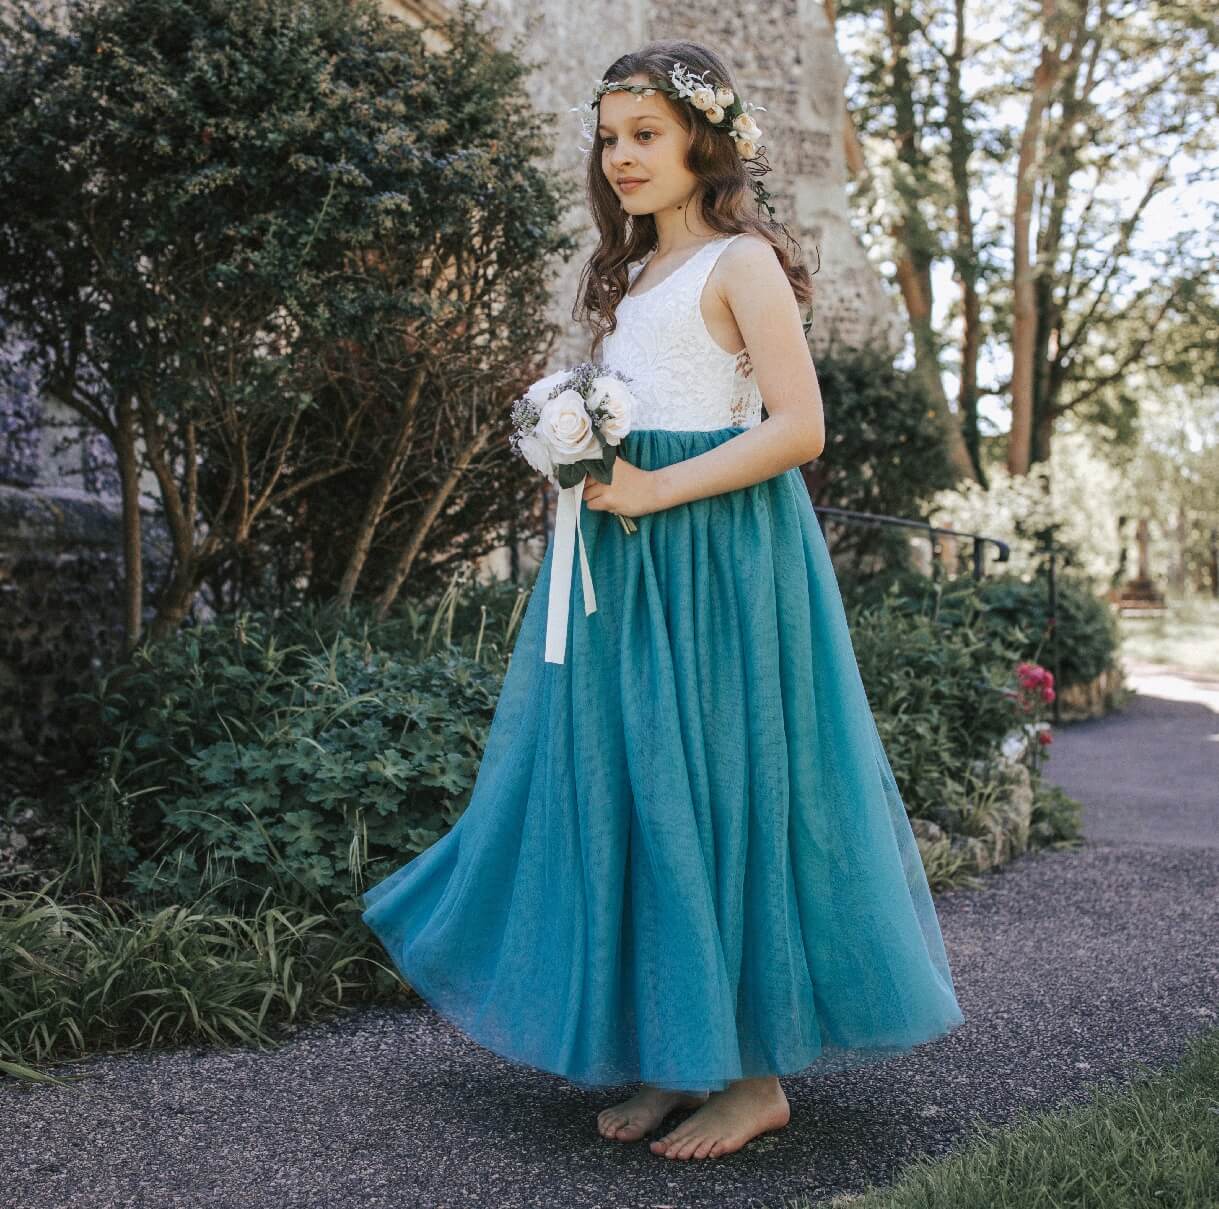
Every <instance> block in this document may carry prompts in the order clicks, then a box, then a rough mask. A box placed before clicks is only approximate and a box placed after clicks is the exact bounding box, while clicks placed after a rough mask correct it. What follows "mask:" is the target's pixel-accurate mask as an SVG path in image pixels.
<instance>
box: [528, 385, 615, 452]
mask: <svg viewBox="0 0 1219 1209" xmlns="http://www.w3.org/2000/svg"><path fill="white" fill-rule="evenodd" d="M538 432H539V435H540V436H541V438H542V440H544V441H545V442H546V444H547V445H549V446H550V450H551V456H552V457H553V458H554V460H555V462H556V463H558V464H562V465H570V464H571V463H573V462H582V461H584V460H585V459H586V458H596V457H600V455H601V442H600V441H598V440H597V434H596V432H594V431H593V422H592V419H591V418H590V417H589V414H588V409H587V408H586V407H585V405H584V396H583V395H582V394H580V392H579V391H578V390H571V389H570V388H569V389H568V390H565V391H563V392H562V394H559V395H556V396H555V397H554V398H553V399H550V400H548V401H547V402H546V403H543V404H542V414H541V417H540V418H539V420H538Z"/></svg>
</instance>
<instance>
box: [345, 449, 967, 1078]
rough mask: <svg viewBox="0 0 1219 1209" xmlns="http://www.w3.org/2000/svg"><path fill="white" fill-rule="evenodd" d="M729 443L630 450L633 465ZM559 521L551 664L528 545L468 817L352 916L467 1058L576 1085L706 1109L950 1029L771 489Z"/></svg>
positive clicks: (862, 707) (865, 744)
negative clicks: (581, 567)
mask: <svg viewBox="0 0 1219 1209" xmlns="http://www.w3.org/2000/svg"><path fill="white" fill-rule="evenodd" d="M743 431H744V429H742V428H739V427H729V428H717V429H712V430H710V431H694V430H672V429H659V428H644V429H637V430H636V431H634V432H632V433H630V434H629V435H628V436H627V437H626V438H625V439H624V440H623V442H622V445H621V447H620V452H621V453H622V455H623V456H624V457H625V458H626V459H627V460H628V461H630V462H631V463H632V464H634V465H636V466H640V467H643V468H645V469H655V468H657V467H660V466H665V465H669V464H671V463H673V462H677V461H681V460H683V459H685V458H690V457H695V456H697V455H698V454H700V453H702V452H704V451H705V450H708V449H711V448H713V447H714V446H716V445H719V444H722V443H723V442H724V441H727V440H730V439H731V438H732V437H734V436H736V435H737V434H738V433H740V432H743ZM635 519H636V524H637V525H638V527H639V528H638V532H636V533H633V534H628V533H626V532H624V530H623V528H622V526H621V524H620V522H619V520H618V519H617V517H615V516H613V515H612V514H611V513H609V512H607V511H597V510H592V509H589V508H588V507H587V505H586V504H583V503H582V505H581V509H580V525H581V527H582V529H583V531H584V537H585V542H586V547H587V552H588V558H589V564H590V568H591V571H592V579H593V587H594V592H595V594H596V601H597V611H596V612H594V613H592V614H589V615H585V613H584V600H583V595H582V584H581V580H580V575H579V574H578V573H576V574H575V575H573V577H572V579H573V582H572V588H571V591H572V598H571V605H570V610H569V615H568V637H567V649H566V657H565V662H564V663H562V664H556V663H547V662H545V661H544V659H543V651H544V639H545V634H544V630H545V623H546V605H547V593H548V588H549V577H550V564H551V554H552V552H553V542H551V544H550V548H549V549H548V550H547V552H546V556H545V559H544V560H543V563H542V566H541V568H540V571H539V574H538V578H537V579H536V580H535V583H534V587H533V591H532V594H531V596H530V599H529V603H528V605H527V608H526V611H525V613H524V616H523V620H522V622H521V626H520V629H519V631H518V635H517V638H516V643H515V646H514V649H513V653H512V656H511V659H510V661H509V664H508V671H507V674H506V676H505V679H504V683H503V689H502V692H501V695H500V698H499V702H498V705H497V707H496V713H495V717H494V719H493V721H492V724H491V727H490V730H489V733H488V738H487V743H486V747H485V749H484V753H483V758H482V762H481V764H480V767H479V772H478V776H477V779H476V781H475V785H474V788H473V792H472V796H471V799H470V802H469V805H468V806H467V808H466V810H465V812H464V813H463V814H462V816H461V817H460V819H459V820H458V821H457V823H456V825H455V826H454V827H453V828H452V829H451V830H450V831H449V832H448V833H447V834H445V835H444V836H443V837H442V838H441V839H440V840H439V841H437V842H436V843H434V844H433V845H432V846H431V847H430V848H428V849H427V850H426V851H424V852H423V853H421V854H419V855H418V856H416V857H415V858H414V859H412V860H411V861H410V862H409V863H407V864H405V865H403V866H402V867H400V868H399V869H397V870H396V871H395V872H393V873H392V874H390V875H389V876H388V877H386V878H385V879H384V880H382V881H380V882H379V883H377V884H376V885H374V886H372V887H371V888H370V889H369V890H367V891H366V892H365V894H364V895H363V905H364V906H365V908H366V909H365V911H364V913H363V919H364V922H365V923H366V924H367V925H368V927H369V928H370V929H372V931H373V932H374V933H375V935H376V936H377V937H378V938H379V940H380V941H381V943H382V944H383V945H384V947H385V950H386V952H387V953H388V954H389V956H390V958H391V959H392V961H393V962H394V964H395V966H396V967H397V968H398V969H399V970H400V971H401V973H402V976H403V977H404V978H405V980H406V981H407V982H408V983H409V984H410V985H411V986H412V987H413V988H414V989H415V990H416V991H417V992H418V993H419V994H420V995H421V996H422V997H423V998H424V999H425V1000H427V1001H428V1003H430V1004H431V1006H432V1007H434V1008H435V1009H436V1011H438V1012H440V1013H441V1014H442V1015H443V1016H445V1017H447V1018H448V1019H449V1020H450V1021H451V1022H453V1023H454V1024H455V1025H457V1026H458V1027H459V1028H460V1029H461V1030H462V1031H463V1032H464V1033H465V1034H466V1035H467V1036H468V1037H470V1038H472V1039H473V1040H474V1041H476V1042H477V1043H479V1044H480V1045H482V1046H483V1047H484V1048H486V1049H489V1050H492V1051H494V1052H495V1053H497V1054H499V1055H501V1056H502V1057H505V1058H508V1059H510V1060H512V1061H514V1062H517V1063H521V1064H525V1065H528V1066H532V1067H535V1068H538V1069H540V1070H544V1071H549V1072H552V1073H554V1074H556V1075H560V1076H562V1077H564V1078H565V1079H567V1080H569V1081H571V1082H573V1083H576V1084H581V1085H586V1086H599V1085H607V1084H624V1083H633V1082H639V1081H645V1082H648V1083H652V1084H654V1085H657V1086H660V1087H667V1088H674V1089H683V1090H702V1089H705V1090H720V1089H722V1088H723V1087H725V1086H726V1085H727V1084H728V1083H729V1082H730V1081H731V1080H733V1079H740V1078H744V1077H748V1076H755V1075H765V1074H777V1075H794V1074H814V1073H819V1072H829V1071H831V1070H841V1069H844V1068H848V1067H852V1066H856V1065H860V1064H863V1063H870V1062H873V1061H876V1060H878V1059H883V1058H887V1057H891V1056H894V1055H897V1054H901V1053H903V1052H905V1051H908V1050H909V1049H911V1048H912V1047H913V1046H916V1045H919V1044H922V1043H924V1042H927V1041H930V1040H932V1039H934V1038H937V1037H940V1036H942V1035H944V1034H946V1033H948V1032H949V1031H951V1030H952V1029H954V1028H955V1027H956V1026H958V1025H959V1024H961V1023H962V1022H963V1016H962V1013H961V1010H960V1008H959V1007H958V1005H957V1001H956V998H955V995H954V990H953V985H952V978H951V974H950V971H949V966H948V960H947V957H946V955H945V951H944V944H943V940H942V938H941V933H940V928H939V923H938V920H937V918H936V914H935V908H934V906H933V903H932V898H931V895H930V892H929V889H928V884H927V878H926V875H925V873H924V870H923V866H922V861H921V859H920V856H919V852H918V847H917V844H916V842H915V839H914V835H913V833H912V831H911V828H910V823H909V820H908V818H907V815H906V810H905V807H904V805H903V802H902V799H901V796H900V794H899V791H898V787H897V784H896V782H895V781H894V778H893V772H892V769H891V768H890V765H889V761H888V759H887V757H886V755H885V752H884V749H883V747H882V744H881V740H880V737H879V735H878V734H877V730H876V724H875V722H874V720H873V717H872V712H871V709H870V707H869V704H868V700H867V697H866V696H865V694H864V687H863V683H862V681H861V680H860V675H859V669H858V665H857V663H856V660H855V654H854V651H853V649H852V646H851V640H850V635H849V632H848V629H847V623H846V618H845V615H844V612H843V606H842V599H841V596H840V594H839V589H838V584H837V580H836V578H835V575H834V570H833V567H832V565H831V563H830V558H829V553H828V551H827V549H826V545H825V541H824V538H823V537H822V534H821V530H820V528H819V526H818V524H817V520H816V517H815V515H814V513H813V509H812V505H811V502H810V500H809V496H808V491H807V489H806V488H805V486H804V481H803V479H802V478H801V476H800V472H799V471H798V470H797V469H794V468H793V469H791V470H788V471H786V472H784V473H783V474H779V475H776V476H775V477H773V478H771V479H767V480H766V481H764V482H761V483H755V484H753V485H751V486H749V487H745V488H741V489H739V490H736V491H731V492H726V493H723V494H720V495H716V496H712V497H709V498H707V499H700V500H695V501H692V502H690V503H687V504H681V505H678V506H676V507H673V508H669V509H666V510H664V511H661V512H657V513H652V514H650V515H648V516H642V517H637V518H635Z"/></svg>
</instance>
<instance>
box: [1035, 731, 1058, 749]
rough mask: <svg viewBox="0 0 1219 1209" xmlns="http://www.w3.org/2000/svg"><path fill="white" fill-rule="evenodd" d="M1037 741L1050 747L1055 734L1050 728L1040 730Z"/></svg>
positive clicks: (1043, 745)
mask: <svg viewBox="0 0 1219 1209" xmlns="http://www.w3.org/2000/svg"><path fill="white" fill-rule="evenodd" d="M1037 742H1038V743H1040V744H1041V746H1042V747H1049V745H1050V744H1051V743H1053V742H1054V736H1053V735H1052V734H1050V732H1049V731H1048V730H1039V731H1038V732H1037Z"/></svg>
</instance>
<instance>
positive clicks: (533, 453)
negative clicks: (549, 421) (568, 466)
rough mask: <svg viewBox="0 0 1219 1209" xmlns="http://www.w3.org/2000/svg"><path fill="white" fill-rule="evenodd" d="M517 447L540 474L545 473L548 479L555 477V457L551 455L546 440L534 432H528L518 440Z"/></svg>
mask: <svg viewBox="0 0 1219 1209" xmlns="http://www.w3.org/2000/svg"><path fill="white" fill-rule="evenodd" d="M517 448H518V449H520V451H521V456H522V457H523V458H524V459H525V461H526V462H528V463H529V465H530V466H532V467H533V468H534V470H536V471H537V472H538V473H539V474H544V475H545V476H546V477H547V478H548V479H551V478H554V459H553V458H552V457H551V456H550V450H549V449H548V448H547V447H546V442H545V441H543V440H542V439H541V438H540V437H538V436H535V435H534V434H533V433H531V432H527V433H525V434H524V435H523V436H522V437H521V438H520V440H519V441H518V442H517Z"/></svg>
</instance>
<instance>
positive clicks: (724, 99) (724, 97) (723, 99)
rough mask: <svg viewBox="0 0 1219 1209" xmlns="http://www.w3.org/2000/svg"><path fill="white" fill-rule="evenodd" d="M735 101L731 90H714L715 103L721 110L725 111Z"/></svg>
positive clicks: (734, 94) (734, 95)
mask: <svg viewBox="0 0 1219 1209" xmlns="http://www.w3.org/2000/svg"><path fill="white" fill-rule="evenodd" d="M735 100H736V93H734V92H733V91H732V89H731V88H717V89H716V90H715V103H716V104H717V105H718V106H719V107H720V108H721V109H727V108H728V106H729V105H731V104H732V102H733V101H735Z"/></svg>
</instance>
